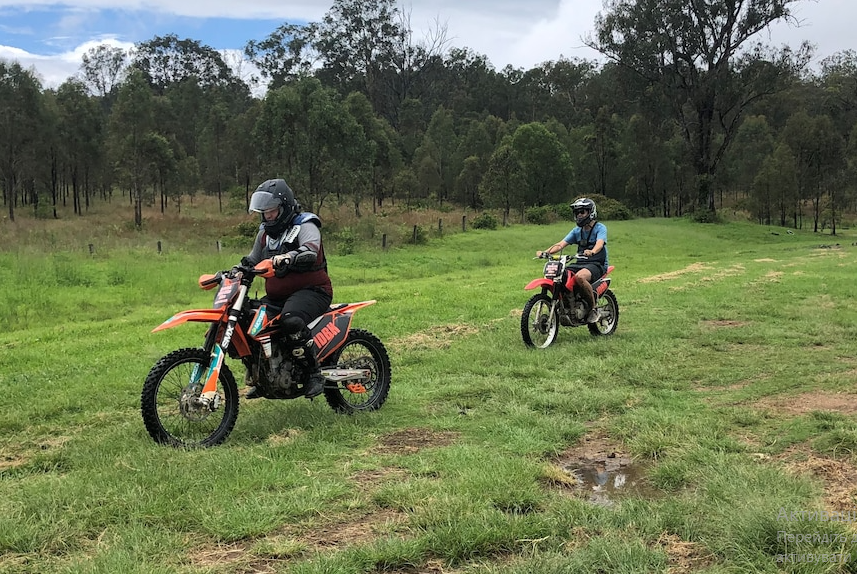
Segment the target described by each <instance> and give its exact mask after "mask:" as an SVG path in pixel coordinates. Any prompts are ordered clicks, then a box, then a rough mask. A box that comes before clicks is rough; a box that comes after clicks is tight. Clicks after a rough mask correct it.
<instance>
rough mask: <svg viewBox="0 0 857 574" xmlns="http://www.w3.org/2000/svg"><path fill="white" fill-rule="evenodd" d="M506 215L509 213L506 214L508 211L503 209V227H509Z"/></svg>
mask: <svg viewBox="0 0 857 574" xmlns="http://www.w3.org/2000/svg"><path fill="white" fill-rule="evenodd" d="M506 217H507V214H506V211H505V210H504V211H503V227H508V225H507V224H506Z"/></svg>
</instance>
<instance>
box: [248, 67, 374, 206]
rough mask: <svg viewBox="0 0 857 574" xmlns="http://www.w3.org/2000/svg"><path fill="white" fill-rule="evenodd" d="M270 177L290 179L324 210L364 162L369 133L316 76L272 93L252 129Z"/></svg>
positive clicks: (302, 195)
mask: <svg viewBox="0 0 857 574" xmlns="http://www.w3.org/2000/svg"><path fill="white" fill-rule="evenodd" d="M254 136H255V137H254V139H255V141H256V145H257V149H258V150H259V151H260V155H261V157H262V161H261V168H262V169H263V170H266V173H267V174H268V177H275V176H281V177H284V178H285V179H286V180H287V181H289V185H291V186H292V188H293V189H295V192H296V193H297V194H298V196H299V197H300V199H301V201H302V202H303V203H304V205H305V206H307V207H309V208H310V209H313V208H314V209H316V210H318V209H320V208H321V206H322V204H323V203H324V200H325V198H326V197H327V196H328V195H330V194H331V193H342V192H344V191H346V190H348V189H349V185H350V184H351V183H353V181H352V180H351V171H352V170H359V169H360V166H361V165H362V162H364V161H365V156H364V155H363V153H364V152H365V150H366V139H365V138H366V136H365V134H364V133H363V129H362V127H361V126H360V125H359V124H358V123H357V121H356V120H355V119H354V117H353V116H352V115H351V114H350V113H349V112H348V110H347V109H346V107H345V106H344V105H343V103H342V101H341V99H340V98H339V95H338V94H337V93H336V91H335V90H333V89H331V88H325V87H323V86H322V85H321V82H320V81H319V80H317V79H315V78H304V79H301V80H298V81H297V82H294V83H293V84H290V85H287V86H283V87H282V88H279V89H277V90H273V91H270V92H268V94H267V95H266V96H265V100H264V104H263V107H262V110H261V112H260V114H259V117H258V120H257V122H256V126H255V128H254Z"/></svg>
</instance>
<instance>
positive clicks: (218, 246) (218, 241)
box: [217, 239, 220, 253]
mask: <svg viewBox="0 0 857 574" xmlns="http://www.w3.org/2000/svg"><path fill="white" fill-rule="evenodd" d="M217 252H218V253H220V240H219V239H218V240H217Z"/></svg>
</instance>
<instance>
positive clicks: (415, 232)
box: [414, 225, 417, 245]
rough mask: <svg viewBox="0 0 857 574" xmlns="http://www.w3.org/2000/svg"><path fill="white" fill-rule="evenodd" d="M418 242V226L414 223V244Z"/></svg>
mask: <svg viewBox="0 0 857 574" xmlns="http://www.w3.org/2000/svg"><path fill="white" fill-rule="evenodd" d="M416 244H417V226H416V225H414V245H416Z"/></svg>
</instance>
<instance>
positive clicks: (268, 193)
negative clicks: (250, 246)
mask: <svg viewBox="0 0 857 574" xmlns="http://www.w3.org/2000/svg"><path fill="white" fill-rule="evenodd" d="M277 208H278V209H279V210H280V213H279V215H277V218H276V219H274V220H273V221H266V220H265V212H266V211H269V210H271V209H277ZM300 210H301V207H300V205H299V204H298V202H297V201H296V200H295V193H294V192H293V191H292V188H290V187H289V185H288V184H287V183H286V180H284V179H269V180H268V181H265V182H262V183H261V184H259V187H257V188H256V191H254V192H253V195H252V197H250V208H249V209H248V211H249V212H250V213H258V214H259V217H260V218H261V220H262V227H264V228H265V233H267V234H268V236H269V237H274V238H276V237H279V236H280V235H282V234H283V232H284V231H285V230H286V229H288V228H289V226H291V224H292V220H293V219H294V217H295V215H297V214H298V213H300Z"/></svg>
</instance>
